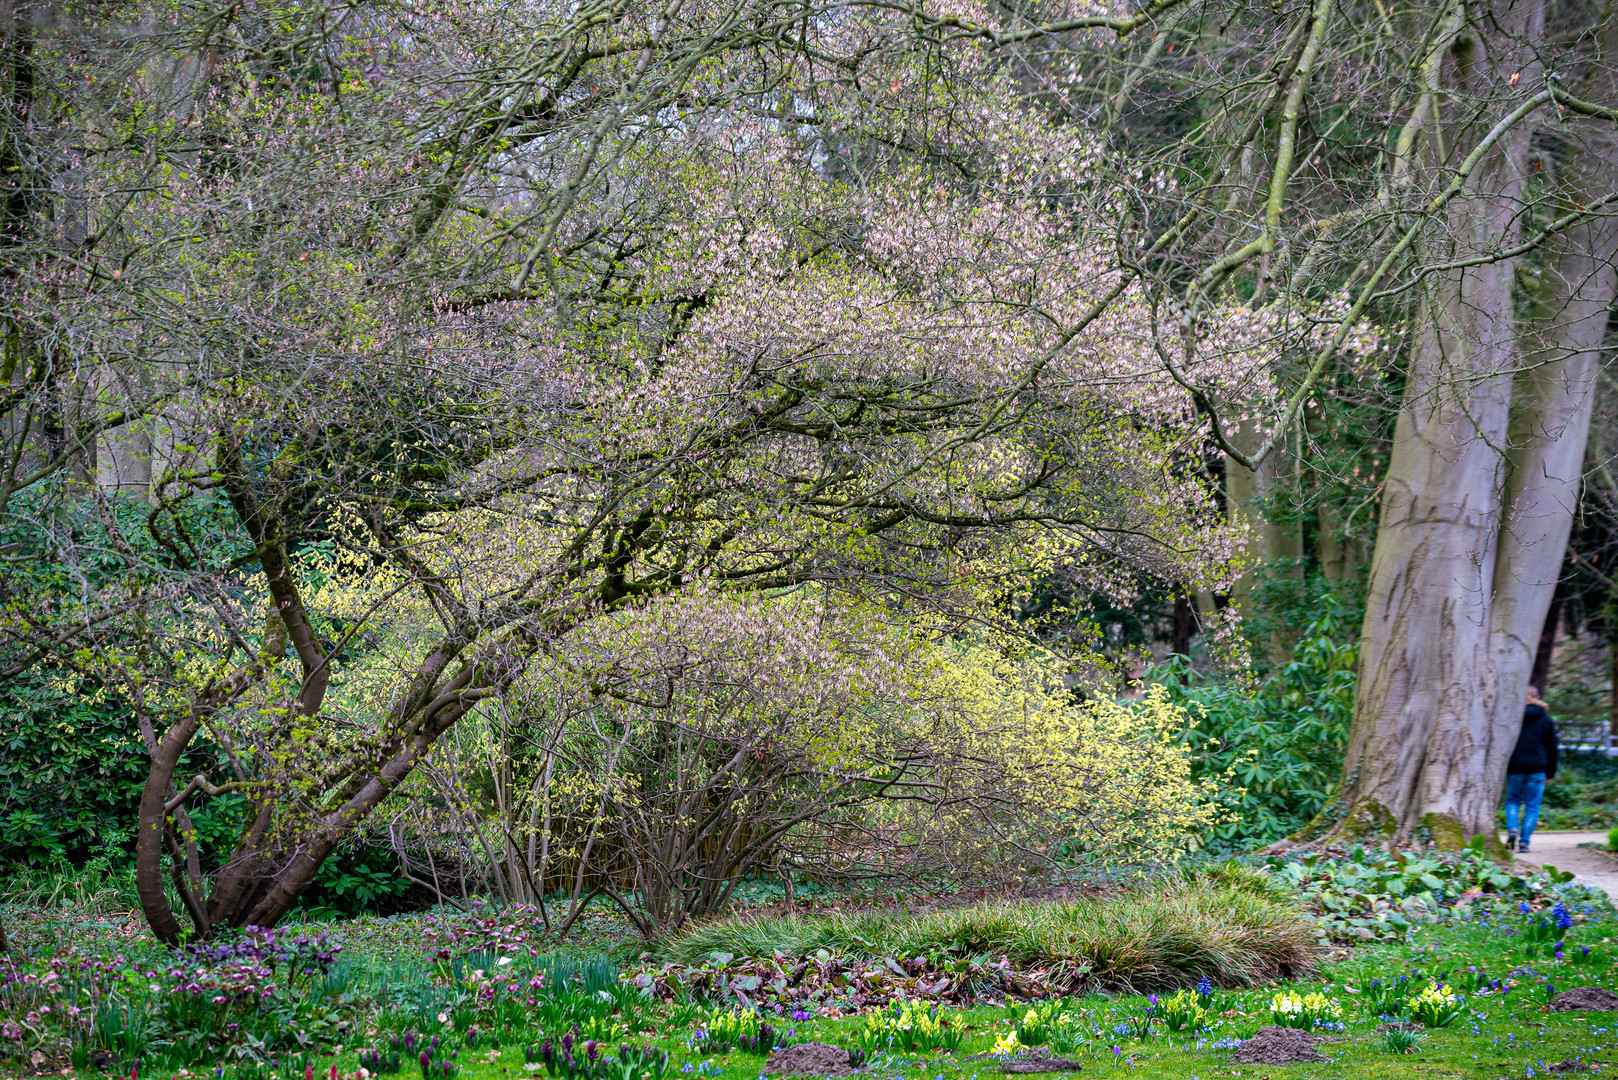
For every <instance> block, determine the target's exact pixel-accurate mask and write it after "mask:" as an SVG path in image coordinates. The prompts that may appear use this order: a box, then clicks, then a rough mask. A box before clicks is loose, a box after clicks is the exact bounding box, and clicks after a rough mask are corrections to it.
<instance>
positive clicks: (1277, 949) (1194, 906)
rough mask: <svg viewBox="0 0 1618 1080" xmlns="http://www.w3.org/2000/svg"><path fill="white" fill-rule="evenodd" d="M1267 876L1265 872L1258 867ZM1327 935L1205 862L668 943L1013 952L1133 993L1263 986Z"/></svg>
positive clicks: (878, 954) (1286, 973) (724, 948)
mask: <svg viewBox="0 0 1618 1080" xmlns="http://www.w3.org/2000/svg"><path fill="white" fill-rule="evenodd" d="M1259 880H1263V879H1262V878H1260V879H1259ZM1318 938H1319V935H1318V933H1317V931H1316V930H1315V928H1314V926H1313V925H1312V924H1311V923H1310V921H1309V920H1308V919H1307V918H1306V917H1305V915H1304V914H1303V912H1302V911H1301V910H1300V909H1299V908H1298V906H1297V905H1296V904H1295V903H1293V902H1292V901H1291V900H1288V899H1285V898H1283V897H1281V896H1279V895H1277V894H1276V892H1275V891H1274V890H1273V889H1272V888H1266V887H1260V886H1259V885H1257V884H1255V883H1254V882H1252V881H1248V880H1245V879H1243V878H1242V877H1239V876H1237V877H1229V878H1220V877H1218V876H1215V875H1213V874H1209V873H1203V874H1194V875H1188V876H1186V877H1184V878H1177V879H1173V880H1161V881H1157V882H1154V883H1152V884H1150V885H1146V886H1143V887H1141V888H1138V889H1134V890H1130V891H1128V892H1122V893H1115V894H1111V895H1108V896H1103V897H1096V898H1086V899H1082V900H1073V901H1066V902H1057V903H1051V902H1038V901H1009V902H1005V901H1002V902H991V903H983V904H973V905H968V906H962V907H956V908H948V909H945V910H941V911H934V912H929V913H928V914H925V915H922V916H919V917H912V916H908V915H900V914H896V913H893V912H887V911H872V912H863V913H859V914H853V915H850V914H843V913H835V914H831V915H808V916H804V915H788V916H768V917H763V918H738V919H728V920H723V921H719V922H713V923H708V924H705V925H703V926H700V927H697V928H696V929H694V930H691V931H688V932H687V933H684V934H681V935H679V936H677V937H675V938H672V939H670V940H669V941H667V942H666V943H664V945H663V952H664V954H665V956H667V958H668V959H670V960H673V961H675V962H677V963H687V964H701V963H704V962H706V961H707V960H708V958H709V957H710V956H712V955H713V954H714V953H729V954H732V955H736V956H772V955H776V954H779V955H781V956H786V957H807V956H814V955H815V954H816V953H817V952H818V951H819V950H821V949H825V950H826V951H827V952H829V953H832V954H834V955H843V956H852V957H863V958H868V959H873V960H877V959H881V958H883V957H908V956H936V955H941V954H951V955H955V956H975V955H986V956H995V957H999V956H1002V955H1003V956H1005V957H1007V958H1008V959H1009V960H1010V961H1011V962H1012V963H1013V964H1014V965H1016V966H1018V967H1019V968H1024V969H1026V968H1033V967H1055V966H1058V965H1063V966H1067V967H1070V968H1074V969H1079V970H1086V971H1087V972H1088V975H1089V978H1090V980H1091V981H1092V982H1093V983H1094V984H1096V985H1098V986H1102V987H1107V988H1111V989H1115V990H1122V991H1126V992H1131V991H1133V992H1145V991H1150V990H1178V989H1183V988H1188V987H1192V986H1195V985H1196V984H1197V983H1198V982H1199V981H1201V980H1207V981H1208V982H1209V983H1210V985H1217V986H1228V987H1241V986H1256V985H1260V984H1262V983H1265V982H1269V981H1272V980H1275V979H1280V978H1297V977H1298V976H1301V975H1303V974H1305V973H1307V972H1308V971H1309V970H1311V969H1312V968H1313V967H1314V964H1315V962H1316V960H1317V958H1318V955H1319V945H1318Z"/></svg>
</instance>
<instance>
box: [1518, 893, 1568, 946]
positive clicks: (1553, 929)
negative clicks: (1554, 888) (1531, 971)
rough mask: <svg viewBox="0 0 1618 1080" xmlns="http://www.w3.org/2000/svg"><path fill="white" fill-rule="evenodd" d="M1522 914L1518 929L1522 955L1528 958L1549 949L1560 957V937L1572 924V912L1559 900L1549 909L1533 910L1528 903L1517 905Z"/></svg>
mask: <svg viewBox="0 0 1618 1080" xmlns="http://www.w3.org/2000/svg"><path fill="white" fill-rule="evenodd" d="M1517 910H1518V911H1519V912H1520V913H1521V914H1522V915H1523V926H1522V929H1521V930H1520V931H1519V932H1520V933H1521V934H1522V940H1523V955H1524V956H1525V957H1527V958H1529V959H1533V958H1534V957H1535V956H1538V955H1539V954H1540V952H1541V951H1546V950H1548V951H1550V952H1551V953H1552V954H1553V955H1554V956H1555V957H1556V959H1558V960H1560V959H1561V958H1562V939H1563V938H1565V937H1566V936H1567V932H1568V930H1569V929H1571V928H1572V926H1573V913H1572V912H1571V911H1569V910H1568V908H1567V905H1566V904H1565V903H1562V902H1561V901H1560V900H1559V901H1557V902H1556V904H1555V906H1554V907H1552V908H1551V909H1550V910H1549V911H1535V910H1534V909H1533V908H1532V907H1531V906H1529V904H1528V903H1526V902H1524V903H1522V904H1519V905H1518V908H1517Z"/></svg>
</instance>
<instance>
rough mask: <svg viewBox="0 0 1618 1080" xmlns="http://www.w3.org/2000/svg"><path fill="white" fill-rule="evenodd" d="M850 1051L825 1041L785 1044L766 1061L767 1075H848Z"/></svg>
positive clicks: (849, 1071)
mask: <svg viewBox="0 0 1618 1080" xmlns="http://www.w3.org/2000/svg"><path fill="white" fill-rule="evenodd" d="M853 1071H854V1070H853V1069H851V1068H849V1065H848V1051H847V1050H843V1049H841V1048H839V1047H836V1046H832V1045H830V1044H829V1043H823V1042H806V1043H798V1044H797V1045H796V1046H783V1047H781V1049H779V1050H777V1051H776V1052H775V1053H773V1054H771V1055H770V1056H769V1059H768V1060H767V1061H765V1062H764V1073H765V1075H766V1076H848V1075H850V1074H852V1073H853Z"/></svg>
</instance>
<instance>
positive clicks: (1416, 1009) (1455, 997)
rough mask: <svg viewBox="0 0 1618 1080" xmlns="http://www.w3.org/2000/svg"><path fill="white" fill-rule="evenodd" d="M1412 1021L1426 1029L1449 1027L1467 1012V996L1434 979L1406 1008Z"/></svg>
mask: <svg viewBox="0 0 1618 1080" xmlns="http://www.w3.org/2000/svg"><path fill="white" fill-rule="evenodd" d="M1405 1008H1406V1010H1407V1011H1408V1012H1409V1013H1410V1016H1411V1019H1413V1020H1415V1021H1417V1022H1418V1023H1420V1024H1422V1025H1423V1026H1424V1027H1430V1028H1435V1027H1448V1026H1449V1025H1450V1024H1452V1023H1454V1022H1455V1019H1456V1017H1458V1016H1460V1015H1461V1014H1462V1013H1464V1012H1465V1011H1466V995H1464V994H1460V993H1457V992H1456V991H1454V990H1451V989H1450V988H1449V987H1447V986H1445V985H1444V984H1442V983H1440V982H1439V981H1438V980H1437V979H1433V980H1431V981H1430V982H1428V984H1427V985H1426V987H1425V988H1423V989H1422V991H1421V993H1419V994H1417V995H1416V996H1414V997H1412V998H1411V999H1410V1001H1409V1003H1408V1004H1407V1005H1406V1006H1405Z"/></svg>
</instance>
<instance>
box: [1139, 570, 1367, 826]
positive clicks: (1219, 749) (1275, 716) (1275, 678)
mask: <svg viewBox="0 0 1618 1080" xmlns="http://www.w3.org/2000/svg"><path fill="white" fill-rule="evenodd" d="M1343 637H1344V630H1343V625H1342V617H1341V614H1340V612H1339V611H1338V609H1337V607H1336V606H1335V604H1333V603H1330V602H1328V603H1327V604H1326V606H1325V610H1324V611H1322V612H1321V613H1320V614H1319V615H1318V616H1317V617H1316V618H1315V619H1314V621H1313V622H1311V623H1310V624H1309V627H1308V629H1307V630H1305V631H1304V633H1303V636H1302V638H1301V639H1300V640H1299V641H1298V644H1297V645H1296V646H1295V647H1294V649H1293V652H1292V659H1291V660H1290V661H1289V662H1287V663H1286V664H1284V665H1282V666H1281V667H1280V668H1278V669H1277V670H1275V671H1273V672H1272V673H1271V674H1270V675H1269V676H1268V677H1267V678H1264V679H1262V680H1256V681H1255V680H1248V681H1236V680H1231V679H1229V678H1227V677H1224V676H1216V677H1208V676H1203V675H1200V674H1198V673H1197V672H1195V671H1194V670H1193V669H1192V667H1191V663H1190V661H1189V660H1188V659H1187V658H1186V657H1183V656H1171V657H1170V658H1169V659H1168V660H1167V661H1165V662H1164V663H1163V664H1161V665H1158V666H1155V667H1152V668H1149V669H1147V671H1146V673H1145V674H1144V676H1143V679H1144V681H1145V682H1146V683H1147V684H1148V685H1153V684H1155V685H1159V686H1162V687H1163V688H1165V690H1166V691H1167V693H1168V700H1169V701H1170V702H1171V703H1172V704H1174V705H1176V706H1178V707H1180V708H1182V709H1185V710H1186V711H1187V712H1188V713H1190V714H1191V716H1192V717H1193V718H1194V719H1195V720H1196V725H1195V726H1194V727H1192V728H1190V729H1189V730H1188V731H1187V733H1186V740H1187V742H1188V743H1190V744H1191V745H1192V746H1194V747H1195V748H1196V749H1197V750H1198V751H1199V755H1198V758H1197V764H1196V766H1195V769H1194V772H1193V775H1194V776H1195V777H1197V778H1199V779H1201V778H1219V779H1220V780H1221V781H1222V782H1223V783H1225V784H1226V786H1225V787H1224V788H1223V789H1222V791H1223V798H1224V808H1225V810H1226V813H1225V815H1224V816H1223V818H1222V820H1221V822H1220V824H1217V825H1215V826H1213V827H1211V828H1210V829H1209V830H1208V831H1207V832H1206V833H1205V834H1204V837H1205V840H1206V842H1207V843H1209V844H1210V845H1211V846H1213V847H1215V848H1216V849H1224V850H1232V849H1236V850H1248V849H1251V848H1253V847H1256V846H1258V845H1260V844H1265V843H1269V842H1271V841H1275V840H1279V839H1281V838H1282V837H1284V836H1286V835H1288V834H1289V833H1292V832H1294V831H1296V830H1297V829H1299V828H1301V827H1302V826H1304V825H1305V824H1307V823H1308V822H1309V821H1311V820H1312V819H1313V818H1314V817H1315V816H1316V815H1317V814H1319V813H1320V811H1321V810H1322V809H1324V807H1325V806H1326V802H1327V800H1328V799H1330V798H1331V794H1332V792H1333V790H1334V789H1335V788H1336V784H1337V779H1338V775H1339V773H1340V772H1341V769H1342V756H1341V751H1342V747H1343V743H1344V741H1345V740H1346V739H1347V736H1348V723H1349V720H1350V718H1351V717H1352V716H1353V712H1354V685H1355V682H1354V663H1355V656H1356V653H1357V648H1356V646H1355V645H1353V644H1344V643H1342V640H1341V639H1342V638H1343Z"/></svg>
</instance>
